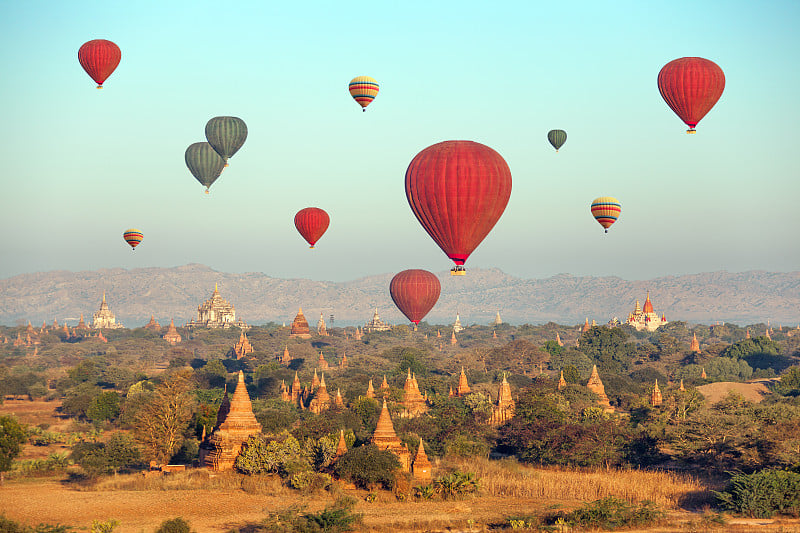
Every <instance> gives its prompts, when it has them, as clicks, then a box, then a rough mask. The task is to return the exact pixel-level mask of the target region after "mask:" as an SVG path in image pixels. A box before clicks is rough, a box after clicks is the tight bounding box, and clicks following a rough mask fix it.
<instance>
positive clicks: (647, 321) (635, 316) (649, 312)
mask: <svg viewBox="0 0 800 533" xmlns="http://www.w3.org/2000/svg"><path fill="white" fill-rule="evenodd" d="M627 323H628V325H630V326H633V327H634V328H635V329H636V331H642V330H644V329H646V330H647V331H655V330H657V329H658V328H659V327H661V326H663V325H664V324H666V323H667V317H666V316H664V315H662V316H661V317H659V316H658V314H656V312H655V311H654V310H653V302H651V301H650V291H647V298H645V300H644V307H641V306H640V305H639V300H636V306H635V307H634V309H633V312H632V313H630V314H629V315H628V320H627Z"/></svg>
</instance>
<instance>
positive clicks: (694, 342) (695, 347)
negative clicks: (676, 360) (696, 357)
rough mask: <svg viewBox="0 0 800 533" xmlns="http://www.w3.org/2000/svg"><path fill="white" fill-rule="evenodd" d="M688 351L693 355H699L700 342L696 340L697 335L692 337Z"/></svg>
mask: <svg viewBox="0 0 800 533" xmlns="http://www.w3.org/2000/svg"><path fill="white" fill-rule="evenodd" d="M689 349H690V350H691V351H693V352H694V353H700V341H698V340H697V333H694V334H693V335H692V345H691V346H690V347H689Z"/></svg>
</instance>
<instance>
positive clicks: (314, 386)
mask: <svg viewBox="0 0 800 533" xmlns="http://www.w3.org/2000/svg"><path fill="white" fill-rule="evenodd" d="M319 383H320V382H319V376H318V375H317V369H316V368H315V369H314V377H313V378H311V392H314V391H315V390H317V387H319Z"/></svg>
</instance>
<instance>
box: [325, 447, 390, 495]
mask: <svg viewBox="0 0 800 533" xmlns="http://www.w3.org/2000/svg"><path fill="white" fill-rule="evenodd" d="M399 468H400V461H398V460H397V457H395V455H394V454H393V453H392V452H390V451H388V450H380V449H378V447H377V446H375V445H374V444H367V445H365V446H359V447H358V448H352V449H350V450H348V451H347V453H346V454H344V455H343V456H341V457H340V458H339V460H338V461H337V462H336V466H335V467H334V471H335V472H336V475H337V476H339V477H340V478H343V479H346V480H348V481H350V482H352V483H355V484H356V485H358V486H359V487H362V488H369V487H370V486H372V485H376V484H381V485H383V487H384V488H386V489H389V490H391V489H392V488H394V472H395V470H397V469H399Z"/></svg>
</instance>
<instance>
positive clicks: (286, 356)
mask: <svg viewBox="0 0 800 533" xmlns="http://www.w3.org/2000/svg"><path fill="white" fill-rule="evenodd" d="M291 362H292V356H290V355H289V347H288V346H284V347H283V355H282V356H281V364H282V365H288V364H289V363H291Z"/></svg>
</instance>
